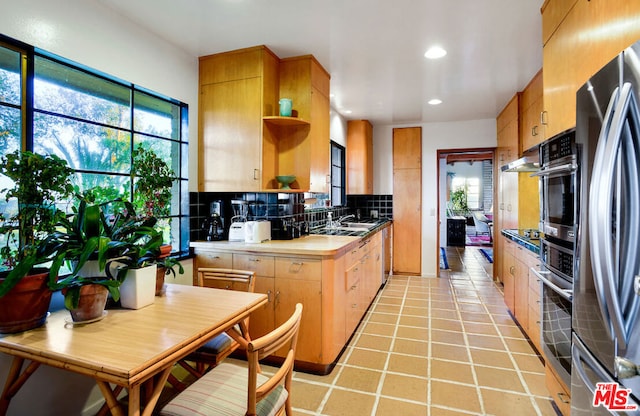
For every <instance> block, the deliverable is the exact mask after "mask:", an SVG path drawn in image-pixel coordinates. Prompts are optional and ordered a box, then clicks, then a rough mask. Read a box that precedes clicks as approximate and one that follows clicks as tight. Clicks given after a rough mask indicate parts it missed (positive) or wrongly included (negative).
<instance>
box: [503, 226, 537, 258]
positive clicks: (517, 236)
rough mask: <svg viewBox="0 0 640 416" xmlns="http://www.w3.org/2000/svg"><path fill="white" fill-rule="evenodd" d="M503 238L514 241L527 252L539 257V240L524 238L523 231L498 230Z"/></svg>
mask: <svg viewBox="0 0 640 416" xmlns="http://www.w3.org/2000/svg"><path fill="white" fill-rule="evenodd" d="M500 232H501V233H502V235H503V236H505V237H507V238H508V239H510V240H511V241H514V242H516V243H518V244H520V245H521V246H523V247H524V248H526V249H527V250H529V251H531V252H533V253H535V254H536V255H538V256H539V255H540V239H539V238H529V237H525V236H524V230H523V229H515V230H500Z"/></svg>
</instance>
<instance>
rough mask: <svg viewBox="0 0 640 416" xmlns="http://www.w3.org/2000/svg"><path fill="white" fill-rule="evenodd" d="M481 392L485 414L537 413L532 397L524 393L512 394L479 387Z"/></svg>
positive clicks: (528, 415)
mask: <svg viewBox="0 0 640 416" xmlns="http://www.w3.org/2000/svg"><path fill="white" fill-rule="evenodd" d="M481 394H482V400H483V403H484V409H485V411H486V412H487V414H492V415H496V416H514V415H518V416H534V415H537V412H536V409H535V406H534V399H533V398H532V397H531V396H528V395H526V394H514V393H509V392H505V391H496V390H489V389H481Z"/></svg>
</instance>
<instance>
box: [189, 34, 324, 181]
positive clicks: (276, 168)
mask: <svg viewBox="0 0 640 416" xmlns="http://www.w3.org/2000/svg"><path fill="white" fill-rule="evenodd" d="M329 82H330V77H329V74H328V73H327V72H326V71H325V70H324V68H322V66H321V65H320V64H319V63H318V62H317V61H316V60H315V58H314V57H313V56H311V55H305V56H300V57H295V58H287V59H283V60H280V59H279V58H278V57H277V56H276V55H275V54H273V52H271V51H270V50H269V49H268V48H267V47H265V46H256V47H252V48H246V49H240V50H237V51H231V52H224V53H220V54H215V55H209V56H204V57H201V58H200V101H199V132H198V139H199V146H200V147H199V148H200V152H199V158H198V162H199V169H198V171H199V178H198V179H199V181H198V190H200V191H217V192H227V191H234V192H243V191H245V192H246V191H261V190H266V189H277V188H278V186H279V185H278V183H277V181H276V180H275V177H276V176H277V175H295V176H296V177H297V179H296V182H294V183H293V184H292V188H298V189H301V190H310V191H314V192H328V178H329V172H330V144H329V143H330V142H329V111H330V104H329ZM279 98H291V99H292V100H293V110H294V114H293V115H294V117H279V106H278V100H279Z"/></svg>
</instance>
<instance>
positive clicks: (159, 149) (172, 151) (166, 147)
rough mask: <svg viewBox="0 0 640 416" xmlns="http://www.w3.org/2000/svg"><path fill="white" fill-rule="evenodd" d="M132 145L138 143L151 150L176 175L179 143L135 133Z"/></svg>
mask: <svg viewBox="0 0 640 416" xmlns="http://www.w3.org/2000/svg"><path fill="white" fill-rule="evenodd" d="M133 143H134V147H136V146H138V145H140V146H142V147H144V148H145V149H148V150H152V151H153V153H155V154H156V155H157V156H158V157H159V158H160V159H162V160H164V161H165V162H166V163H167V164H168V165H169V166H170V167H171V169H172V170H173V173H175V174H176V176H177V175H178V173H179V172H180V159H179V157H178V155H179V154H180V143H178V142H173V141H170V140H162V139H157V138H155V137H149V136H145V135H143V134H135V135H134V136H133Z"/></svg>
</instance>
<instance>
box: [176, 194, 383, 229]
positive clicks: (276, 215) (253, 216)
mask: <svg viewBox="0 0 640 416" xmlns="http://www.w3.org/2000/svg"><path fill="white" fill-rule="evenodd" d="M233 200H242V201H246V202H247V207H248V212H247V220H249V221H253V220H270V221H273V220H275V219H292V220H294V221H296V222H302V221H306V222H308V223H309V228H311V229H313V228H316V227H323V226H324V225H325V224H326V220H327V213H328V212H331V213H332V215H333V218H334V219H338V218H339V217H341V216H343V215H347V214H354V215H356V214H357V213H358V212H359V213H360V216H361V218H370V217H374V215H372V214H375V213H377V216H378V218H391V217H392V215H393V196H392V195H349V196H348V197H347V206H345V207H326V208H325V207H318V206H317V204H316V205H310V206H308V207H307V209H305V196H304V194H303V193H297V192H291V193H284V192H237V193H236V192H190V193H189V218H190V227H189V229H190V234H189V237H190V241H198V240H204V239H206V231H205V230H203V228H202V225H203V223H204V221H205V219H207V218H208V217H209V216H210V215H211V206H212V203H213V202H214V201H221V202H222V204H221V206H222V215H221V216H222V217H223V218H224V221H225V226H226V227H228V225H229V224H230V223H231V218H232V217H233V216H234V215H236V213H234V211H233V207H232V205H231V201H233Z"/></svg>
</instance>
